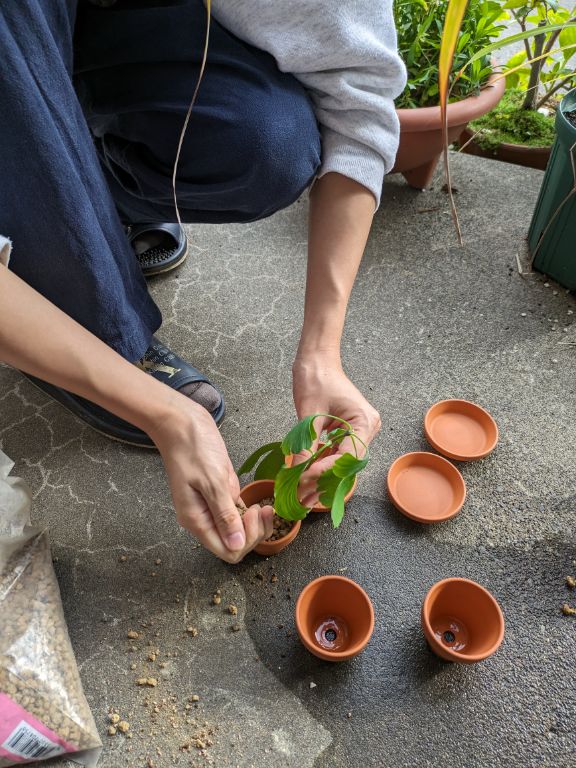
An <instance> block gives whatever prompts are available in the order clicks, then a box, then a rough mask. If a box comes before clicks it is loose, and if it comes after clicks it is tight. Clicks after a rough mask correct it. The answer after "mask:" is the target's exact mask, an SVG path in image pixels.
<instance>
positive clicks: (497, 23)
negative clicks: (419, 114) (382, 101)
mask: <svg viewBox="0 0 576 768" xmlns="http://www.w3.org/2000/svg"><path fill="white" fill-rule="evenodd" d="M448 5H449V0H428V2H426V0H395V2H394V17H395V21H396V29H397V33H398V49H399V52H400V55H401V56H402V58H403V59H404V62H405V64H406V68H407V70H408V84H407V86H406V90H405V91H404V93H403V94H402V96H401V97H400V98H399V99H398V100H397V106H398V107H427V106H431V105H432V106H436V105H437V104H438V101H439V84H438V60H439V55H440V46H441V42H442V32H443V26H444V18H445V16H446V12H447V9H448ZM506 18H507V14H506V13H505V12H504V11H503V9H502V4H501V2H498V1H497V0H471V2H470V4H469V6H468V8H467V9H466V12H465V13H464V15H463V19H462V24H461V29H460V32H459V36H458V38H457V40H456V44H455V48H454V59H453V62H452V65H451V72H452V74H456V72H459V71H460V70H462V68H463V67H464V65H465V64H466V62H467V61H468V59H469V57H470V55H471V54H474V53H476V52H478V51H480V50H481V49H482V48H484V47H485V46H487V45H488V44H489V43H490V42H491V41H492V40H495V39H496V38H497V37H499V35H500V34H501V33H502V31H503V30H504V29H505V26H504V24H503V23H502V21H503V20H504V19H506ZM491 73H492V66H491V62H490V56H489V55H488V54H486V55H485V56H483V57H481V58H479V59H477V60H476V61H475V62H474V64H473V65H471V66H470V67H469V69H468V70H467V71H466V73H465V74H463V75H462V76H461V77H460V78H459V79H458V81H457V83H456V84H455V87H454V89H453V91H452V94H451V96H452V99H453V100H454V101H459V100H460V99H463V98H466V97H467V96H470V95H472V94H477V93H478V92H479V90H480V88H481V87H482V86H483V85H485V83H486V81H487V80H488V78H489V77H490V74H491Z"/></svg>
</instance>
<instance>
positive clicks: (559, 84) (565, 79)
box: [534, 75, 574, 111]
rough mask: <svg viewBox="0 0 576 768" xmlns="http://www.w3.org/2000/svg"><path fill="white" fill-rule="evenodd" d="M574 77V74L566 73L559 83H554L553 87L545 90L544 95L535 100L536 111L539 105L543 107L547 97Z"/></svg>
mask: <svg viewBox="0 0 576 768" xmlns="http://www.w3.org/2000/svg"><path fill="white" fill-rule="evenodd" d="M573 78H574V75H567V76H566V77H564V78H563V79H562V80H560V82H559V83H556V85H555V86H554V87H553V88H550V90H549V91H547V92H546V93H545V94H544V96H542V98H541V99H540V101H537V102H536V104H535V105H534V109H535V110H536V111H538V110H539V109H540V107H543V106H544V104H546V102H547V101H548V99H549V98H550V97H551V96H553V95H554V94H555V93H556V92H557V91H559V90H560V89H561V88H563V87H564V86H565V85H567V84H568V83H569V82H570V81H571V80H572V79H573Z"/></svg>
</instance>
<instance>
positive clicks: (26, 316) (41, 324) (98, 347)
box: [0, 265, 177, 432]
mask: <svg viewBox="0 0 576 768" xmlns="http://www.w3.org/2000/svg"><path fill="white" fill-rule="evenodd" d="M0 360H2V361H4V362H6V363H8V364H9V365H12V366H14V367H15V368H19V369H20V370H23V371H25V372H26V373H30V374H32V375H33V376H37V377H38V378H41V379H44V380H46V381H49V382H50V383H52V384H55V385H56V386H59V387H63V388H64V389H67V390H69V391H71V392H74V393H75V394H77V395H80V396H82V397H85V398H87V399H89V400H92V401H93V402H95V403H97V404H98V405H100V406H102V407H103V408H105V409H106V410H109V411H111V412H113V413H115V414H116V415H117V416H120V417H121V418H123V419H126V420H127V421H129V422H130V423H132V424H134V425H136V426H137V427H139V428H140V429H143V430H144V431H145V432H150V431H153V428H154V425H155V423H156V422H160V421H162V419H163V418H165V417H166V415H167V413H168V411H169V410H170V406H171V401H172V400H173V398H174V397H175V395H176V394H177V393H174V392H172V391H171V390H170V389H169V388H168V387H166V386H165V385H163V384H161V383H160V382H158V381H155V380H153V379H152V378H151V377H150V376H148V375H147V374H145V373H143V372H142V371H139V370H138V369H137V368H135V367H134V366H133V365H132V364H131V363H129V362H127V361H126V360H124V359H123V358H122V357H120V355H118V354H117V353H116V352H114V351H113V350H112V349H110V348H109V347H108V346H106V345H105V344H103V343H102V342H101V341H100V340H99V339H97V338H96V337H95V336H93V335H92V334H91V333H89V332H88V331H87V330H86V329H85V328H83V327H82V326H80V325H79V324H78V323H76V322H75V321H74V320H72V319H71V318H70V317H68V316H67V315H65V314H64V313H63V312H61V311H60V310H59V309H57V307H55V306H54V305H53V304H51V303H50V302H49V301H47V300H46V299H45V298H44V297H43V296H41V295H40V294H39V293H37V292H36V291H34V290H33V289H32V288H31V287H30V286H29V285H27V284H26V283H24V282H23V281H22V280H20V279H19V278H18V277H17V276H16V275H14V274H13V273H11V272H10V271H9V270H8V269H6V268H5V267H3V266H1V265H0Z"/></svg>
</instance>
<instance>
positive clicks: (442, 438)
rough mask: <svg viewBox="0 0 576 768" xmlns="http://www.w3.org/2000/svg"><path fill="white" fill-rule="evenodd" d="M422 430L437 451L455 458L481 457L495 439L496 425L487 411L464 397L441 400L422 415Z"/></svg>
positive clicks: (463, 459) (496, 435)
mask: <svg viewBox="0 0 576 768" xmlns="http://www.w3.org/2000/svg"><path fill="white" fill-rule="evenodd" d="M424 433H425V435H426V439H427V440H428V442H429V443H430V445H431V446H432V447H433V448H435V449H436V450H437V451H438V453H441V454H442V455H443V456H447V457H448V458H449V459H455V460H456V461H473V460H474V459H482V458H484V456H488V454H489V453H490V452H491V451H493V450H494V448H495V447H496V443H497V442H498V427H497V425H496V422H495V421H494V419H493V418H492V416H490V414H489V413H488V411H485V410H484V408H481V407H480V406H479V405H475V404H474V403H470V402H468V400H441V401H440V402H439V403H436V404H435V405H433V406H432V407H431V408H430V410H429V411H428V413H427V414H426V416H425V418H424Z"/></svg>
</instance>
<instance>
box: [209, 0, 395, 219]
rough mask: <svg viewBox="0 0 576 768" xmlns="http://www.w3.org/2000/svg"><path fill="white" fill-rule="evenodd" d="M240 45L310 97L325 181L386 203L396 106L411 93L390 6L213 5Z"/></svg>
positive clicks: (323, 1)
mask: <svg viewBox="0 0 576 768" xmlns="http://www.w3.org/2000/svg"><path fill="white" fill-rule="evenodd" d="M213 7H214V12H215V16H216V18H217V19H219V20H220V21H221V22H222V24H223V25H224V26H226V27H227V28H228V29H229V30H230V31H231V32H233V33H234V34H236V35H237V36H238V37H240V38H242V39H244V40H246V41H247V42H249V43H251V44H252V45H255V46H257V47H259V48H261V49H263V50H266V51H268V52H269V53H271V54H272V55H273V56H274V57H275V59H276V62H277V64H278V67H279V68H280V70H281V71H283V72H290V73H292V74H293V75H294V76H295V77H296V78H298V79H299V80H300V81H301V82H302V83H303V85H304V86H305V87H306V89H307V90H308V93H309V95H310V98H311V99H312V103H313V106H314V111H315V114H316V118H317V120H318V123H319V125H320V130H321V135H322V165H321V168H320V171H319V174H318V175H319V176H323V175H324V174H326V173H329V172H330V171H336V172H338V173H341V174H343V175H344V176H348V177H350V178H352V179H354V180H355V181H358V182H359V183H360V184H362V185H364V186H365V187H367V188H368V189H369V190H370V191H371V192H372V194H373V195H374V197H375V199H376V204H377V205H378V204H379V202H380V195H381V192H382V182H383V179H384V175H385V174H386V173H388V172H389V171H390V170H391V169H392V167H393V165H394V160H395V157H396V151H397V148H398V140H399V134H400V129H399V123H398V118H397V116H396V111H395V108H394V99H395V98H396V97H397V96H399V95H400V93H402V91H403V90H404V87H405V85H406V73H405V68H404V65H403V63H402V60H401V59H400V57H399V55H398V52H397V40H396V30H395V27H394V17H393V11H392V0H355V2H352V0H340V2H338V3H335V2H334V0H285V2H283V3H281V4H280V3H270V2H268V0H215V1H214V2H213Z"/></svg>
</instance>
